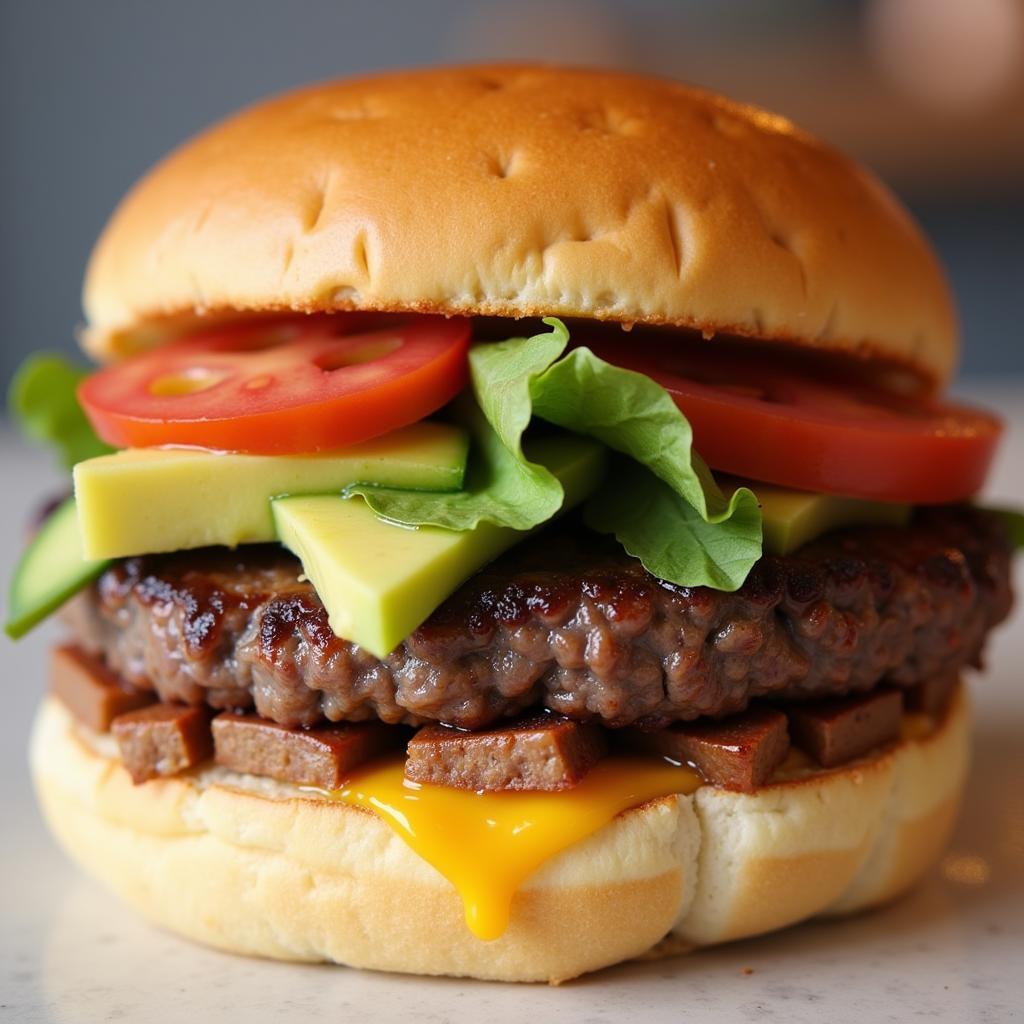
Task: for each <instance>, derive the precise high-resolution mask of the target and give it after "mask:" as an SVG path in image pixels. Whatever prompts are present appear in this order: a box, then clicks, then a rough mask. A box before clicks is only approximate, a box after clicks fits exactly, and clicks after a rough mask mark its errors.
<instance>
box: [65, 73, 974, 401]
mask: <svg viewBox="0 0 1024 1024" xmlns="http://www.w3.org/2000/svg"><path fill="white" fill-rule="evenodd" d="M84 299H85V308H86V313H87V317H88V329H87V331H86V335H85V338H86V345H87V347H88V348H89V350H90V351H91V352H92V353H93V354H95V355H97V356H99V357H101V358H111V357H116V356H120V355H124V354H126V353H129V352H131V351H133V350H135V349H138V348H140V347H144V346H146V345H152V344H155V343H158V342H159V341H160V340H162V339H163V338H165V337H167V335H168V333H169V331H168V329H167V327H168V325H170V328H171V330H174V329H179V328H180V324H181V322H182V319H183V318H184V320H185V321H186V322H187V321H188V320H189V318H191V317H193V316H195V315H196V314H200V313H207V314H225V313H227V314H230V313H237V312H238V311H257V310H298V311H315V310H346V309H361V310H416V311H421V312H433V313H443V314H471V315H496V316H507V317H524V316H531V317H533V316H541V315H558V316H567V317H589V318H597V319H602V320H611V321H620V322H623V323H643V324H667V325H674V326H677V327H685V328H694V329H696V330H699V331H703V332H704V333H705V334H708V335H710V334H713V333H720V332H724V333H731V334H737V335H742V336H749V337H757V338H772V339H780V340H783V341H791V342H794V343H798V344H801V345H810V346H816V347H820V348H825V349H839V350H848V351H855V352H859V353H868V354H876V355H880V356H884V357H890V358H892V359H895V360H898V361H900V362H903V363H905V364H909V365H911V366H912V367H914V368H916V369H917V370H919V371H921V372H922V373H923V374H925V375H927V376H929V377H931V378H932V379H933V380H935V381H937V382H941V381H944V380H945V379H947V378H948V376H949V374H950V372H951V370H952V368H953V364H954V360H955V355H956V324H955V317H954V314H953V310H952V304H951V300H950V296H949V292H948V290H947V287H946V284H945V282H944V280H943V277H942V273H941V271H940V269H939V266H938V264H937V263H936V260H935V258H934V256H933V253H932V251H931V249H930V248H929V246H928V244H927V242H926V241H925V240H924V239H923V237H922V235H921V233H920V231H919V230H918V228H917V227H916V226H915V225H914V223H913V222H912V221H911V219H910V217H909V216H908V215H907V213H906V212H905V211H904V210H903V209H902V208H901V207H900V205H899V204H898V203H897V202H896V201H895V200H894V198H893V197H892V195H891V194H890V193H889V192H888V191H887V190H886V189H885V188H884V187H883V186H882V185H881V184H880V183H879V181H878V180H877V179H876V178H875V177H873V176H872V175H871V174H869V173H868V172H866V171H865V170H864V169H862V168H860V167H858V166H857V165H856V164H854V163H852V162H851V161H850V160H848V159H846V158H845V157H843V156H842V155H840V154H839V153H837V152H836V151H835V150H833V149H832V148H830V147H829V146H826V145H824V144H822V143H821V142H819V141H817V140H816V139H814V138H812V137H810V136H809V135H807V134H805V133H804V132H801V131H799V130H798V129H797V128H795V127H794V126H793V125H792V124H790V123H789V122H788V121H786V120H785V119H783V118H781V117H777V116H774V115H772V114H768V113H765V112H764V111H761V110H758V109H756V108H754V107H748V106H742V105H740V104H737V103H732V102H730V101H728V100H725V99H722V98H721V97H719V96H715V95H712V94H710V93H706V92H702V91H700V90H698V89H694V88H690V87H688V86H684V85H680V84H677V83H674V82H671V81H667V80H664V79H659V78H651V77H643V76H638V75H628V74H621V73H610V72H599V71H587V70H580V69H576V70H568V69H555V68H547V67H531V66H495V67H462V68H453V69H441V70H432V71H417V72H409V73H405V74H388V75H380V76H377V77H371V78H363V79H355V80H351V81H342V82H334V83H329V84H325V85H319V86H314V87H312V88H308V89H305V90H302V91H300V92H295V93H292V94H290V95H286V96H283V97H281V98H277V99H273V100H270V101H268V102H265V103H262V104H260V105H258V106H255V107H253V108H251V109H250V110H247V111H245V112H243V113H241V114H239V115H237V116H235V117H232V118H230V119H229V120H227V121H225V122H223V123H222V124H220V125H218V126H216V127H214V128H212V129H210V130H209V131H207V132H205V133H204V134H202V135H200V136H199V137H198V138H196V139H194V140H193V141H191V142H189V143H188V144H186V145H185V146H183V147H182V148H181V149H179V150H178V151H177V152H175V153H173V154H172V155H171V156H170V157H169V158H168V159H167V160H165V161H164V162H163V163H162V164H160V165H159V166H158V167H157V168H156V169H155V170H153V171H152V172H151V173H150V174H149V175H148V176H147V177H145V178H144V179H143V180H142V181H141V182H140V183H139V184H138V185H137V186H136V187H135V189H134V190H133V191H132V192H131V193H130V194H129V195H128V196H127V198H126V199H125V200H124V202H123V203H122V204H121V206H120V207H119V208H118V210H117V211H116V213H115V214H114V216H113V218H112V219H111V221H110V223H109V225H108V226H107V228H106V230H105V232H104V233H103V235H102V237H101V238H100V241H99V243H98V245H97V246H96V250H95V252H94V253H93V256H92V260H91V262H90V265H89V269H88V273H87V276H86V283H85V296H84Z"/></svg>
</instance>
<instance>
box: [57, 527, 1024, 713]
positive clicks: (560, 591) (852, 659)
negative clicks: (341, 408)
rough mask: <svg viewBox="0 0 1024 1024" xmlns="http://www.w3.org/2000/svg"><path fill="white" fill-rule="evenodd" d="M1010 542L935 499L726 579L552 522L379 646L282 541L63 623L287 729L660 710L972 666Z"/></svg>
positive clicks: (136, 582)
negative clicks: (667, 567) (702, 582)
mask: <svg viewBox="0 0 1024 1024" xmlns="http://www.w3.org/2000/svg"><path fill="white" fill-rule="evenodd" d="M1009 554H1010V552H1009V545H1008V542H1007V539H1006V537H1005V534H1004V532H1003V530H1002V528H1001V525H1000V523H999V522H998V520H997V519H996V518H995V517H994V516H992V515H989V514H986V513H984V512H981V511H978V510H974V509H969V508H948V507H947V508H937V509H932V510H925V511H922V512H920V513H919V514H918V515H917V517H916V519H915V521H914V522H913V524H912V525H911V526H909V527H905V528H899V527H862V528H851V529H845V530H839V531H836V532H835V533H832V534H830V535H828V536H826V537H823V538H821V539H820V540H817V541H815V542H813V543H811V544H808V545H806V546H805V547H803V548H802V549H801V550H799V551H798V552H796V553H795V554H792V555H789V556H786V557H772V556H767V557H765V558H763V559H761V561H760V562H759V563H758V564H757V565H756V566H755V568H754V570H753V572H752V573H751V575H750V577H749V578H748V579H747V581H746V583H745V584H744V585H743V587H741V588H740V590H738V591H737V592H736V593H734V594H726V593H721V592H718V591H714V590H708V589H706V588H704V587H696V588H683V587H676V586H672V585H669V584H666V583H663V582H661V581H659V580H657V579H655V578H654V577H652V576H651V575H650V574H649V573H647V572H646V571H645V570H644V569H643V567H642V566H641V565H640V563H639V562H637V561H636V560H635V559H633V558H630V557H629V556H627V555H626V554H625V553H624V552H623V551H622V550H621V549H620V548H619V547H618V545H616V544H615V543H614V542H612V541H609V540H607V539H605V538H601V537H597V536H595V535H592V534H590V533H588V532H587V531H585V530H583V529H582V527H579V526H578V525H573V524H569V523H565V524H562V525H560V526H556V527H555V528H553V529H551V530H549V531H547V532H545V533H542V534H539V535H537V536H536V537H535V538H533V539H531V540H528V541H526V542H524V543H523V544H520V545H519V546H518V547H516V548H515V549H514V550H513V551H512V552H511V553H510V554H508V555H507V556H505V557H503V558H502V559H500V560H498V561H497V562H495V563H493V564H492V565H491V566H489V567H488V568H487V569H485V570H484V571H483V572H481V573H479V574H477V575H476V576H475V577H473V578H472V579H471V580H469V581H468V582H467V583H466V584H465V585H464V586H463V587H462V588H461V589H460V590H459V591H458V592H456V593H455V594H454V595H453V596H452V597H451V598H450V599H449V600H448V601H447V602H445V604H444V605H442V606H441V607H440V608H439V609H438V610H437V611H436V612H435V613H434V615H432V616H431V618H430V619H428V620H427V622H425V623H424V624H423V625H422V626H421V627H420V628H419V629H417V630H416V631H415V632H414V633H413V634H412V635H411V636H410V637H409V638H408V639H407V640H406V641H405V642H404V643H403V644H402V645H401V646H400V647H399V648H398V649H397V650H395V651H393V652H392V653H391V654H390V655H388V657H386V658H384V659H383V660H381V659H378V658H375V657H373V656H372V655H371V654H369V653H368V652H366V651H365V650H362V649H361V648H359V647H358V646H356V645H355V644H351V643H348V642H346V641H344V640H340V639H339V638H338V637H336V636H335V635H334V634H333V633H332V632H331V628H330V626H329V624H328V621H327V613H326V611H325V610H324V607H323V605H322V604H321V602H320V600H319V598H318V597H317V595H316V593H315V591H314V590H313V587H312V586H311V585H310V584H309V583H307V582H304V581H302V580H301V579H300V572H301V568H300V565H299V563H298V562H297V561H296V560H295V559H294V558H293V557H291V556H290V555H289V554H287V552H285V551H283V550H282V549H281V548H279V547H276V546H259V547H255V546H254V547H247V548H243V549H239V550H237V551H229V550H227V549H207V550H201V551H189V552H181V553H177V554H173V555H159V556H147V557H142V558H130V559H126V560H125V561H122V562H119V563H117V564H116V565H114V566H113V567H112V568H110V569H109V570H107V571H106V572H105V573H104V574H103V576H102V577H101V578H100V579H99V581H98V582H97V583H96V585H95V586H94V587H93V588H92V589H91V590H90V591H89V592H88V594H87V595H86V596H85V597H84V599H82V600H80V601H79V602H78V604H77V606H76V607H75V610H74V612H73V614H72V616H71V619H72V623H73V628H74V629H75V632H76V633H77V635H78V638H79V641H80V642H81V643H82V644H83V645H84V646H86V647H87V648H89V649H91V650H93V651H98V652H101V653H102V654H103V655H104V656H105V658H106V660H107V662H108V663H109V664H110V666H111V667H112V668H114V669H115V670H117V671H118V672H120V673H122V674H123V675H124V676H125V677H126V678H127V679H128V680H129V681H130V682H131V683H133V684H134V685H136V686H140V687H147V688H148V687H152V688H155V689H156V691H157V692H158V693H159V695H160V697H161V698H162V699H163V700H178V701H186V702H188V703H194V704H198V703H202V702H206V703H209V704H211V705H213V706H214V707H218V708H238V709H242V708H249V707H255V709H256V710H257V712H258V713H259V714H260V715H262V716H263V717H264V718H270V719H273V720H274V721H277V722H281V723H283V724H286V725H299V724H301V725H312V724H314V723H316V722H319V721H321V720H322V719H324V718H327V719H330V720H332V721H340V720H350V721H359V720H363V719H367V718H372V717H378V718H381V719H383V720H384V721H386V722H406V723H410V724H418V723H421V722H425V721H441V722H448V723H452V724H455V725H459V726H462V727H465V728H480V727H482V726H485V725H487V724H489V723H491V722H493V721H495V720H496V719H498V718H500V717H501V716H504V715H510V714H515V713H517V712H519V711H521V710H523V709H525V708H528V707H532V706H536V705H540V706H544V707H548V708H551V709H552V710H554V711H558V712H561V713H562V714H565V715H568V716H570V717H572V718H576V719H600V720H602V721H603V722H605V723H606V724H608V725H611V726H624V725H629V724H634V723H639V724H641V725H645V726H651V727H658V726H661V725H664V724H667V723H668V722H671V721H675V720H680V719H693V718H697V717H700V716H703V715H711V716H720V715H726V714H731V713H733V712H736V711H739V710H741V709H742V708H744V707H745V706H746V705H747V703H748V702H749V701H750V700H751V699H752V698H754V697H761V696H768V695H771V696H772V697H775V698H782V699H800V698H805V697H811V696H822V695H831V694H843V693H848V692H851V691H863V690H867V689H870V688H871V687H873V686H875V685H876V684H877V683H879V682H882V681H885V682H887V683H890V684H894V685H896V686H910V685H913V684H914V683H917V682H920V681H922V680H924V679H927V678H929V677H930V676H933V675H935V674H938V673H948V672H951V671H956V670H957V669H959V668H960V667H962V666H964V665H967V664H977V663H978V660H979V658H980V654H981V650H982V646H983V644H984V641H985V637H986V635H987V633H988V631H989V630H990V629H991V628H992V627H993V626H994V625H995V624H996V623H997V622H999V621H1000V620H1001V619H1003V618H1004V617H1005V616H1006V614H1007V612H1008V611H1009V608H1010V603H1011V594H1010V589H1009Z"/></svg>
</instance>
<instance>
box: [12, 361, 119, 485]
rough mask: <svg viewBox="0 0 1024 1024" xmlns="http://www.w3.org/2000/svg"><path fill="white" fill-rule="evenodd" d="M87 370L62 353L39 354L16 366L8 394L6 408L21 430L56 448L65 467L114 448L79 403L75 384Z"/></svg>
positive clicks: (76, 384) (68, 467) (85, 374)
mask: <svg viewBox="0 0 1024 1024" xmlns="http://www.w3.org/2000/svg"><path fill="white" fill-rule="evenodd" d="M89 372H90V371H89V370H86V369H85V368H83V367H80V366H75V365H74V364H73V363H70V362H68V360H66V359H65V358H64V357H63V356H58V355H50V354H48V353H45V352H44V353H40V354H38V355H33V356H29V358H28V359H26V360H25V362H23V363H22V364H21V366H19V367H18V370H17V372H16V373H15V375H14V379H13V380H12V381H11V387H10V390H9V391H8V393H7V407H8V409H9V410H10V412H11V416H12V418H13V419H14V420H15V421H16V422H17V423H18V425H19V426H20V427H21V429H22V431H24V433H25V434H26V435H27V436H28V437H31V438H32V439H33V440H36V441H40V442H42V443H43V444H49V445H51V446H52V447H54V448H56V449H57V452H58V455H59V456H60V461H61V463H62V464H63V466H64V467H65V468H66V469H70V468H71V467H72V466H73V465H75V463H76V462H82V461H83V460H85V459H91V458H93V457H94V456H96V455H106V454H108V453H109V452H112V451H113V450H114V449H113V448H111V447H110V446H109V445H107V444H104V443H103V442H102V441H101V440H100V439H99V438H98V437H97V436H96V432H95V431H94V430H93V429H92V425H91V424H90V423H89V421H88V420H87V419H86V417H85V413H84V412H83V411H82V407H81V405H79V404H78V395H77V393H76V392H77V388H78V384H79V382H80V381H81V380H82V378H83V377H86V376H88V374H89Z"/></svg>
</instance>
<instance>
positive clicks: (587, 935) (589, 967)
mask: <svg viewBox="0 0 1024 1024" xmlns="http://www.w3.org/2000/svg"><path fill="white" fill-rule="evenodd" d="M969 726H970V715H969V713H968V708H967V703H966V698H965V696H964V694H963V693H960V694H959V695H958V696H957V698H956V699H955V701H954V704H953V706H952V708H951V710H950V712H949V713H948V714H947V716H946V717H945V719H944V721H943V722H942V723H941V725H940V726H939V727H938V728H937V729H936V730H935V731H934V732H932V733H931V734H930V735H928V736H926V737H924V738H920V739H911V740H907V741H904V742H901V743H898V744H896V745H895V746H894V747H890V748H887V749H885V750H883V751H881V752H877V753H875V754H874V755H872V756H869V757H867V758H864V759H862V760H860V761H856V762H853V763H851V764H849V765H847V766H844V767H843V768H841V769H836V770H833V771H828V772H818V773H814V774H810V775H807V774H804V775H799V776H794V777H792V778H790V779H788V780H786V781H781V782H777V783H775V784H772V785H769V786H765V787H763V788H762V789H761V790H759V791H757V792H756V793H753V794H743V793H731V792H727V791H724V790H719V789H714V788H712V787H703V788H701V789H699V790H697V792H696V793H695V794H694V795H693V796H692V797H683V796H679V797H665V798H663V799H660V800H655V801H652V802H651V803H648V804H646V805H644V806H642V807H638V808H634V809H632V810H629V811H626V812H625V813H623V814H620V815H619V816H618V817H617V818H615V819H614V820H613V821H612V822H610V823H609V824H608V825H606V826H605V827H604V828H602V829H601V830H599V831H598V832H596V833H594V834H593V835H592V836H590V837H589V838H588V839H585V840H583V841H582V842H580V843H578V844H576V845H575V846H573V847H570V848H569V849H567V850H565V851H564V852H563V853H561V854H559V855H558V856H556V857H555V858H553V859H552V860H551V861H549V862H548V863H547V864H546V865H544V866H543V867H542V868H541V869H540V870H539V871H538V872H536V873H535V874H534V875H533V876H532V877H531V878H529V879H528V880H527V881H526V882H525V883H524V885H523V886H522V888H521V890H520V891H519V892H518V894H517V895H516V897H515V899H514V900H513V904H512V916H511V922H510V926H509V929H508V931H507V932H506V933H505V934H504V935H503V936H502V937H501V938H500V939H498V940H496V941H494V942H481V941H480V940H478V939H476V938H474V937H473V936H472V935H471V934H470V932H469V930H468V929H467V928H466V925H465V922H464V921H463V917H462V907H461V903H460V900H459V898H458V895H457V894H456V892H455V890H454V888H453V887H452V886H451V885H450V884H449V883H448V882H447V881H446V880H445V879H444V878H443V877H442V876H441V875H440V874H439V873H438V872H437V871H435V870H434V869H433V868H432V867H430V866H429V865H428V864H427V863H426V862H425V861H423V860H421V859H420V858H419V857H418V856H417V855H416V854H414V853H413V852H412V850H411V849H410V848H409V847H408V846H406V844H405V843H403V842H402V840H401V839H399V838H398V837H397V836H396V834H395V833H394V832H393V831H392V830H391V829H390V828H389V827H388V826H387V825H386V824H385V823H384V821H383V820H381V819H380V818H378V817H377V816H376V815H373V814H370V813H368V812H366V811H363V810H360V809H358V808H355V807H350V806H347V805H345V804H341V803H336V802H332V801H329V800H324V799H318V798H314V797H311V796H310V795H309V794H305V793H302V792H301V791H299V790H298V789H296V788H295V787H291V786H286V785H282V784H279V783H274V782H271V781H269V780H267V779H260V778H256V777H255V776H244V775H235V774H232V773H229V772H226V771H224V770H223V769H218V768H212V767H211V768H205V769H203V770H201V771H197V772H194V773H191V774H188V775H183V776H178V777H174V778H169V779H163V780H157V781H153V782H148V783H146V784H145V785H143V786H133V785H132V782H131V779H130V777H129V775H128V773H127V771H125V769H124V768H123V767H122V766H121V764H120V763H119V762H118V760H117V756H116V747H114V746H113V745H112V744H109V743H106V744H105V743H104V740H105V739H107V738H106V737H97V736H95V735H94V734H86V733H85V731H84V730H83V729H82V728H81V727H78V726H76V725H75V724H74V723H73V720H72V719H71V716H70V715H69V714H68V712H67V711H66V710H65V709H64V707H63V706H62V705H61V704H60V703H59V702H58V701H57V700H56V699H54V698H49V699H48V700H47V701H46V702H45V703H44V704H43V706H42V708H41V710H40V712H39V715H38V716H37V719H36V724H35V728H34V731H33V737H32V748H31V760H32V774H33V779H34V782H35V785H36V790H37V792H38V794H39V798H40V804H41V806H42V808H43V812H44V814H45V816H46V818H47V821H48V822H49V825H50V827H51V829H52V830H53V832H54V833H55V835H56V836H57V837H58V839H60V841H61V842H62V844H63V845H64V847H65V849H66V850H67V851H68V852H69V853H70V855H71V856H72V857H74V858H75V859H76V860H77V861H79V862H80V863H81V864H82V865H83V866H84V867H86V868H87V869H88V870H89V871H90V872H91V873H92V874H93V875H95V876H96V877H97V878H99V879H101V880H102V881H104V882H105V883H106V884H107V885H108V886H109V887H110V888H111V889H112V890H113V891H114V892H116V893H117V894H118V895H120V896H121V897H122V898H123V899H125V900H126V901H127V902H129V903H130V904H132V905H133V906H135V907H136V908H137V909H138V910H139V911H140V912H141V913H143V914H144V915H145V916H146V917H148V918H149V919H150V920H152V921H154V922H156V923H158V924H160V925H162V926H164V927H166V928H169V929H170V930H172V931H175V932H178V933H180V934H182V935H185V936H187V937H189V938H192V939H195V940H197V941H200V942H204V943H207V944H209V945H212V946H217V947H219V948H222V949H227V950H230V951H233V952H238V953H248V954H253V955H259V956H267V957H272V958H275V959H282V960H307V961H318V960H327V961H334V962H337V963H343V964H349V965H351V966H355V967H367V968H374V969H378V970H388V971H404V972H410V973H415V974H450V975H460V976H467V977H475V978H487V979H497V980H503V981H562V980H565V979H567V978H572V977H575V976H577V975H579V974H583V973H585V972H587V971H593V970H597V969H599V968H601V967H605V966H608V965H610V964H614V963H618V962H620V961H622V960H627V959H630V958H632V957H638V956H641V955H659V954H665V953H668V952H671V951H678V949H679V948H680V947H691V946H693V945H706V944H710V943H716V942H723V941H726V940H730V939H737V938H742V937H745V936H750V935H757V934H761V933H763V932H767V931H772V930H774V929H777V928H781V927H784V926H786V925H789V924H793V923H794V922H796V921H800V920H803V919H806V918H808V917H812V916H815V915H819V914H840V913H850V912H852V911H855V910H860V909H863V908H865V907H870V906H873V905H875V904H877V903H881V902H884V901H885V900H888V899H891V898H892V897H894V896H896V895H898V894H899V893H900V892H902V891H904V890H905V889H906V888H908V887H909V886H910V885H912V884H913V883H914V882H915V881H917V879H918V878H920V877H921V875H922V874H923V873H924V872H925V871H926V870H927V869H928V867H929V866H930V865H931V864H932V863H933V862H934V860H935V859H936V858H937V857H938V856H939V854H940V853H941V851H942V849H943V847H944V845H945V842H946V839H947V837H948V834H949V830H950V828H951V827H952V823H953V820H954V817H955V814H956V810H957V807H958V804H959V800H960V795H961V790H962V788H963V783H964V779H965V776H966V771H967V761H968V742H969V739H968V738H969ZM666 937H667V940H668V941H661V940H665V939H666Z"/></svg>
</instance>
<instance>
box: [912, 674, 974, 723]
mask: <svg viewBox="0 0 1024 1024" xmlns="http://www.w3.org/2000/svg"><path fill="white" fill-rule="evenodd" d="M959 681H960V675H959V673H957V672H943V673H940V674H939V675H934V676H931V677H930V678H929V679H926V680H925V681H924V682H923V683H918V684H917V686H912V687H910V689H909V690H907V692H906V697H905V700H906V705H907V710H908V711H921V712H924V714H926V715H932V716H933V717H941V716H942V714H943V713H944V712H945V710H946V708H947V707H949V702H950V700H951V699H952V697H953V694H954V692H955V691H956V684H957V683H958V682H959Z"/></svg>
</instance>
